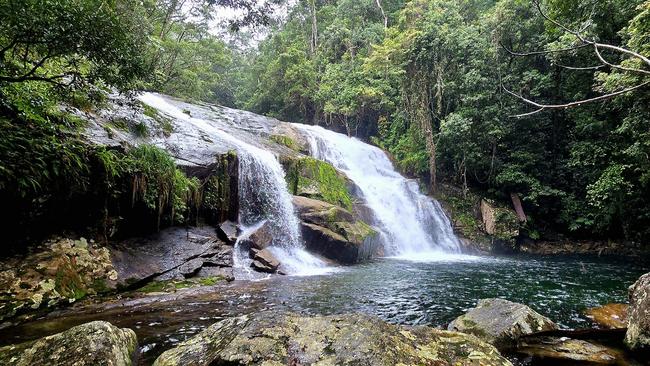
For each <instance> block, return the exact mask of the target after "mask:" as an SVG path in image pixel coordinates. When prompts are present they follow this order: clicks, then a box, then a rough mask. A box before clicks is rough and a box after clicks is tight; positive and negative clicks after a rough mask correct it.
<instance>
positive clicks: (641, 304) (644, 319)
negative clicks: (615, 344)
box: [625, 273, 650, 350]
mask: <svg viewBox="0 0 650 366" xmlns="http://www.w3.org/2000/svg"><path fill="white" fill-rule="evenodd" d="M629 298H630V309H629V312H628V325H627V333H625V343H626V344H627V345H628V347H630V348H631V349H633V350H641V349H643V350H649V349H650V273H646V274H644V275H643V276H641V277H640V278H639V279H638V280H637V281H636V282H635V283H634V285H632V286H630V289H629Z"/></svg>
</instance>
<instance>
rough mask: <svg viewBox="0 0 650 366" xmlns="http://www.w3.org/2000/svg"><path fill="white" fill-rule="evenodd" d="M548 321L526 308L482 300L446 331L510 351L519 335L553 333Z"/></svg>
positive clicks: (513, 303) (452, 323) (502, 302)
mask: <svg viewBox="0 0 650 366" xmlns="http://www.w3.org/2000/svg"><path fill="white" fill-rule="evenodd" d="M555 329H558V327H557V325H555V323H553V322H552V321H551V320H550V319H549V318H547V317H545V316H543V315H541V314H539V313H537V312H536V311H534V310H533V309H531V308H529V307H528V306H526V305H523V304H518V303H515V302H511V301H508V300H503V299H483V300H480V301H479V302H478V304H477V306H476V307H475V308H473V309H470V310H469V311H468V312H467V313H465V314H464V315H461V316H459V317H458V318H456V319H455V320H454V321H452V322H451V323H450V324H449V327H448V330H451V331H457V332H462V333H468V334H473V335H475V336H477V337H479V338H481V339H482V340H484V341H486V342H488V343H490V344H493V345H494V346H495V347H497V348H498V349H500V350H504V349H509V348H513V347H515V346H516V341H517V339H519V337H521V336H523V335H528V334H532V333H537V332H542V331H547V330H555Z"/></svg>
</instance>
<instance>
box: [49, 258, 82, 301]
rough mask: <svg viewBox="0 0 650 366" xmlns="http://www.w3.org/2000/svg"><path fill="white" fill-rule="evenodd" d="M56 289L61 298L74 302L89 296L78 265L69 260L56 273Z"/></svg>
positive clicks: (64, 261) (65, 260)
mask: <svg viewBox="0 0 650 366" xmlns="http://www.w3.org/2000/svg"><path fill="white" fill-rule="evenodd" d="M54 288H55V289H56V291H57V292H58V293H59V294H61V296H63V297H67V298H69V299H74V300H79V299H81V298H83V297H85V296H86V294H87V290H86V289H85V288H84V282H83V279H82V278H81V276H80V275H79V272H78V269H77V266H76V264H75V263H74V262H73V261H71V260H69V259H67V258H66V259H64V260H63V262H62V263H61V265H59V268H58V269H57V271H56V277H55V287H54Z"/></svg>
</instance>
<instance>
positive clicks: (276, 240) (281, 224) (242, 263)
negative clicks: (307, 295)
mask: <svg viewBox="0 0 650 366" xmlns="http://www.w3.org/2000/svg"><path fill="white" fill-rule="evenodd" d="M139 99H140V100H141V101H142V102H143V103H145V104H147V105H149V106H151V107H153V108H155V109H157V110H158V111H160V112H162V113H164V114H166V115H169V116H170V117H172V118H174V119H176V120H177V121H182V122H183V123H185V124H186V125H190V126H192V127H193V128H194V129H197V130H199V131H200V132H201V133H202V134H205V135H207V136H208V137H211V138H213V139H215V140H218V141H221V140H223V141H225V142H227V143H229V144H230V145H232V146H233V147H234V148H235V149H236V150H237V154H238V158H239V207H240V213H239V223H240V225H242V226H243V228H244V229H243V233H244V234H246V231H250V229H251V228H254V227H255V226H258V225H259V224H260V223H261V222H263V221H264V220H268V224H269V226H270V230H271V233H272V236H273V243H272V245H271V246H270V247H269V250H270V251H271V252H272V253H273V255H274V256H275V257H276V258H277V259H278V260H279V261H280V263H281V264H282V269H283V270H284V271H285V272H286V273H289V274H295V275H312V274H321V273H326V272H328V271H330V270H331V268H327V265H326V263H325V262H324V261H322V260H320V259H318V258H316V257H315V256H313V255H311V254H309V253H308V252H307V251H306V250H305V248H304V243H303V241H302V237H301V235H300V226H299V222H298V218H297V217H296V214H295V212H294V209H293V204H292V202H291V195H290V194H289V192H288V191H287V184H286V181H285V179H284V171H283V169H282V166H281V165H280V163H279V162H278V160H277V158H276V157H275V155H273V154H272V153H271V152H269V151H267V150H264V149H262V148H259V147H257V146H254V145H252V144H250V143H248V142H245V141H243V140H241V139H238V138H236V137H235V136H233V135H231V134H229V133H227V132H225V131H224V130H222V129H220V128H218V127H217V126H216V125H215V122H217V121H209V120H206V119H202V118H195V117H191V116H190V115H188V114H187V113H184V112H183V110H182V109H181V108H179V107H178V106H177V105H175V103H179V102H175V101H174V100H172V99H166V98H163V97H161V96H159V95H156V94H152V93H144V94H142V95H141V96H140V98H139ZM247 254H248V253H245V252H244V251H243V250H241V248H240V247H239V245H238V244H237V245H236V246H235V251H234V254H233V256H234V262H235V267H236V268H235V275H236V277H238V278H241V279H251V278H255V277H257V276H259V275H258V274H257V273H254V272H252V271H250V270H249V269H248V267H249V266H250V263H251V260H250V259H249V258H248V255H247Z"/></svg>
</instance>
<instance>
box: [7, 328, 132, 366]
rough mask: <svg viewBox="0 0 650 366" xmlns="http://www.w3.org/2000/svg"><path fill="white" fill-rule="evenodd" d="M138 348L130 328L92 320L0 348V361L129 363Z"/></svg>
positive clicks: (33, 365)
mask: <svg viewBox="0 0 650 366" xmlns="http://www.w3.org/2000/svg"><path fill="white" fill-rule="evenodd" d="M136 348H137V338H136V335H135V333H134V332H133V331H132V330H131V329H127V328H124V329H120V328H118V327H116V326H114V325H112V324H111V323H108V322H104V321H95V322H90V323H86V324H82V325H78V326H76V327H73V328H70V329H68V330H66V331H65V332H62V333H57V334H54V335H51V336H49V337H45V338H41V339H39V340H36V341H32V342H26V343H22V344H18V345H11V346H6V347H2V348H0V364H2V365H16V366H40V365H42V366H58V365H61V366H68V365H76V366H85V365H88V366H128V365H131V363H132V359H133V354H134V352H135V350H136Z"/></svg>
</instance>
